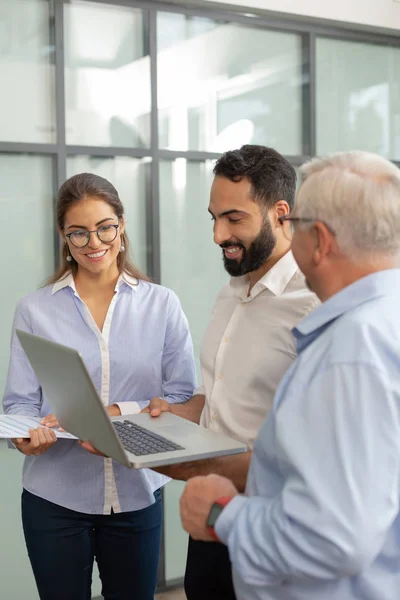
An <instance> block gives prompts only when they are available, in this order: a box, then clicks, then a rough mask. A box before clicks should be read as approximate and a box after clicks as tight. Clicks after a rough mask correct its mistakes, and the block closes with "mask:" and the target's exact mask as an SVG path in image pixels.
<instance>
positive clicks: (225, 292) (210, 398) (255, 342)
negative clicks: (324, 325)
mask: <svg viewBox="0 0 400 600" xmlns="http://www.w3.org/2000/svg"><path fill="white" fill-rule="evenodd" d="M248 290H249V278H248V276H247V275H245V276H243V277H235V278H232V279H231V280H230V282H229V283H228V284H227V285H225V286H224V287H223V288H222V290H221V291H220V293H219V295H218V297H217V301H216V304H215V306H214V310H213V312H212V315H211V320H210V324H209V326H208V328H207V331H206V334H205V337H204V340H203V344H202V349H201V355H200V363H201V372H202V378H203V385H202V386H201V387H199V388H197V390H196V392H195V393H197V394H205V397H206V403H205V406H204V409H203V412H202V415H201V421H200V423H201V425H202V426H203V427H206V428H209V429H212V430H214V431H218V432H221V433H224V434H226V435H228V436H230V437H232V438H234V439H236V440H239V441H241V442H243V443H246V444H247V445H248V446H249V448H252V447H253V443H254V440H255V438H256V436H257V433H258V431H259V429H260V426H261V424H262V422H263V420H264V419H265V417H266V415H267V413H268V411H269V410H270V408H271V407H272V402H273V399H274V395H275V391H276V388H277V387H278V384H279V382H280V380H281V379H282V377H283V375H284V374H285V372H286V370H287V368H288V367H289V366H290V364H291V363H292V362H293V360H294V359H295V358H296V347H295V341H294V338H293V335H292V331H291V330H292V329H293V327H294V326H295V325H297V323H298V322H299V321H301V319H302V318H303V317H304V316H305V315H306V314H307V313H308V312H309V311H310V310H312V309H313V308H314V307H315V306H316V305H317V304H318V300H317V298H316V296H315V295H314V294H313V293H312V292H310V290H309V289H308V288H307V286H306V284H305V281H304V277H303V275H302V274H301V272H300V271H299V268H298V266H297V264H296V262H295V260H294V258H293V255H292V253H291V252H290V251H289V252H288V253H287V254H285V256H283V258H281V259H280V260H279V261H278V262H277V263H276V264H275V265H274V266H273V267H272V268H271V269H270V270H269V271H268V273H266V274H265V275H264V277H262V278H261V279H260V280H259V281H258V282H257V283H256V285H255V286H254V287H253V288H252V290H251V292H250V295H249V296H248Z"/></svg>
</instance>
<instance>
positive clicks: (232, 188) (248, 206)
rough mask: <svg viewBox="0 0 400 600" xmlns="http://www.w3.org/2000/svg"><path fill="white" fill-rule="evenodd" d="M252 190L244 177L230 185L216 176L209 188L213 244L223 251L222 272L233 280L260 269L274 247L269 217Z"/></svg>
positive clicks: (222, 178) (224, 178)
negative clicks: (226, 272) (226, 273)
mask: <svg viewBox="0 0 400 600" xmlns="http://www.w3.org/2000/svg"><path fill="white" fill-rule="evenodd" d="M251 191H252V189H251V183H250V181H249V180H248V179H245V178H243V179H242V180H241V181H240V182H233V181H230V180H229V179H228V178H226V177H221V176H216V177H215V179H214V182H213V184H212V187H211V196H210V205H209V209H208V210H209V212H210V214H211V216H212V219H213V221H214V242H215V243H216V244H218V245H219V246H220V247H221V248H222V251H223V260H224V266H225V269H226V270H227V271H228V273H229V274H230V275H231V276H233V277H237V276H239V275H245V274H246V273H250V272H252V271H256V270H257V269H259V268H260V267H261V266H262V265H263V264H264V263H265V262H266V261H267V260H268V258H269V257H270V256H271V254H272V252H273V250H274V248H275V245H276V237H275V234H274V232H273V230H272V226H271V221H270V218H269V215H268V214H264V213H263V211H262V210H261V206H260V204H259V203H258V202H256V201H255V200H254V199H253V197H252V194H251Z"/></svg>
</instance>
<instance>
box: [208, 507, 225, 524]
mask: <svg viewBox="0 0 400 600" xmlns="http://www.w3.org/2000/svg"><path fill="white" fill-rule="evenodd" d="M223 510H224V507H223V506H221V505H220V504H217V503H214V504H213V505H212V507H211V510H210V512H209V514H208V519H207V527H214V525H215V522H216V520H217V519H218V517H219V515H220V514H221V513H222V511H223Z"/></svg>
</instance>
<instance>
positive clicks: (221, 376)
mask: <svg viewBox="0 0 400 600" xmlns="http://www.w3.org/2000/svg"><path fill="white" fill-rule="evenodd" d="M222 378H223V375H222V373H219V375H217V379H219V380H220V381H221V379H222Z"/></svg>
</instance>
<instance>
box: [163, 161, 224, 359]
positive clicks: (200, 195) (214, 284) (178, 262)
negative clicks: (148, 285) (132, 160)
mask: <svg viewBox="0 0 400 600" xmlns="http://www.w3.org/2000/svg"><path fill="white" fill-rule="evenodd" d="M212 178H213V174H212V163H211V162H202V163H196V162H190V161H186V159H183V158H178V159H176V160H175V161H171V162H161V165H160V234H161V280H162V283H163V284H164V285H166V286H167V287H170V288H172V289H173V290H174V291H175V292H176V293H177V294H178V296H179V298H180V300H181V302H182V306H183V309H184V311H185V313H186V315H187V317H188V319H189V325H190V330H191V333H192V336H193V343H194V348H195V354H196V358H197V359H198V357H199V354H200V346H201V341H202V338H203V335H204V331H205V328H206V326H207V324H208V321H209V318H210V315H211V311H212V308H213V306H214V302H215V298H216V296H217V293H218V292H219V290H220V288H221V287H222V285H223V284H224V283H225V282H226V281H228V275H227V273H226V271H225V269H224V267H223V262H222V252H221V249H220V248H219V247H218V246H217V245H216V244H214V242H213V224H212V221H211V217H210V215H209V213H208V211H207V208H208V204H209V195H210V187H211V182H212Z"/></svg>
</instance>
